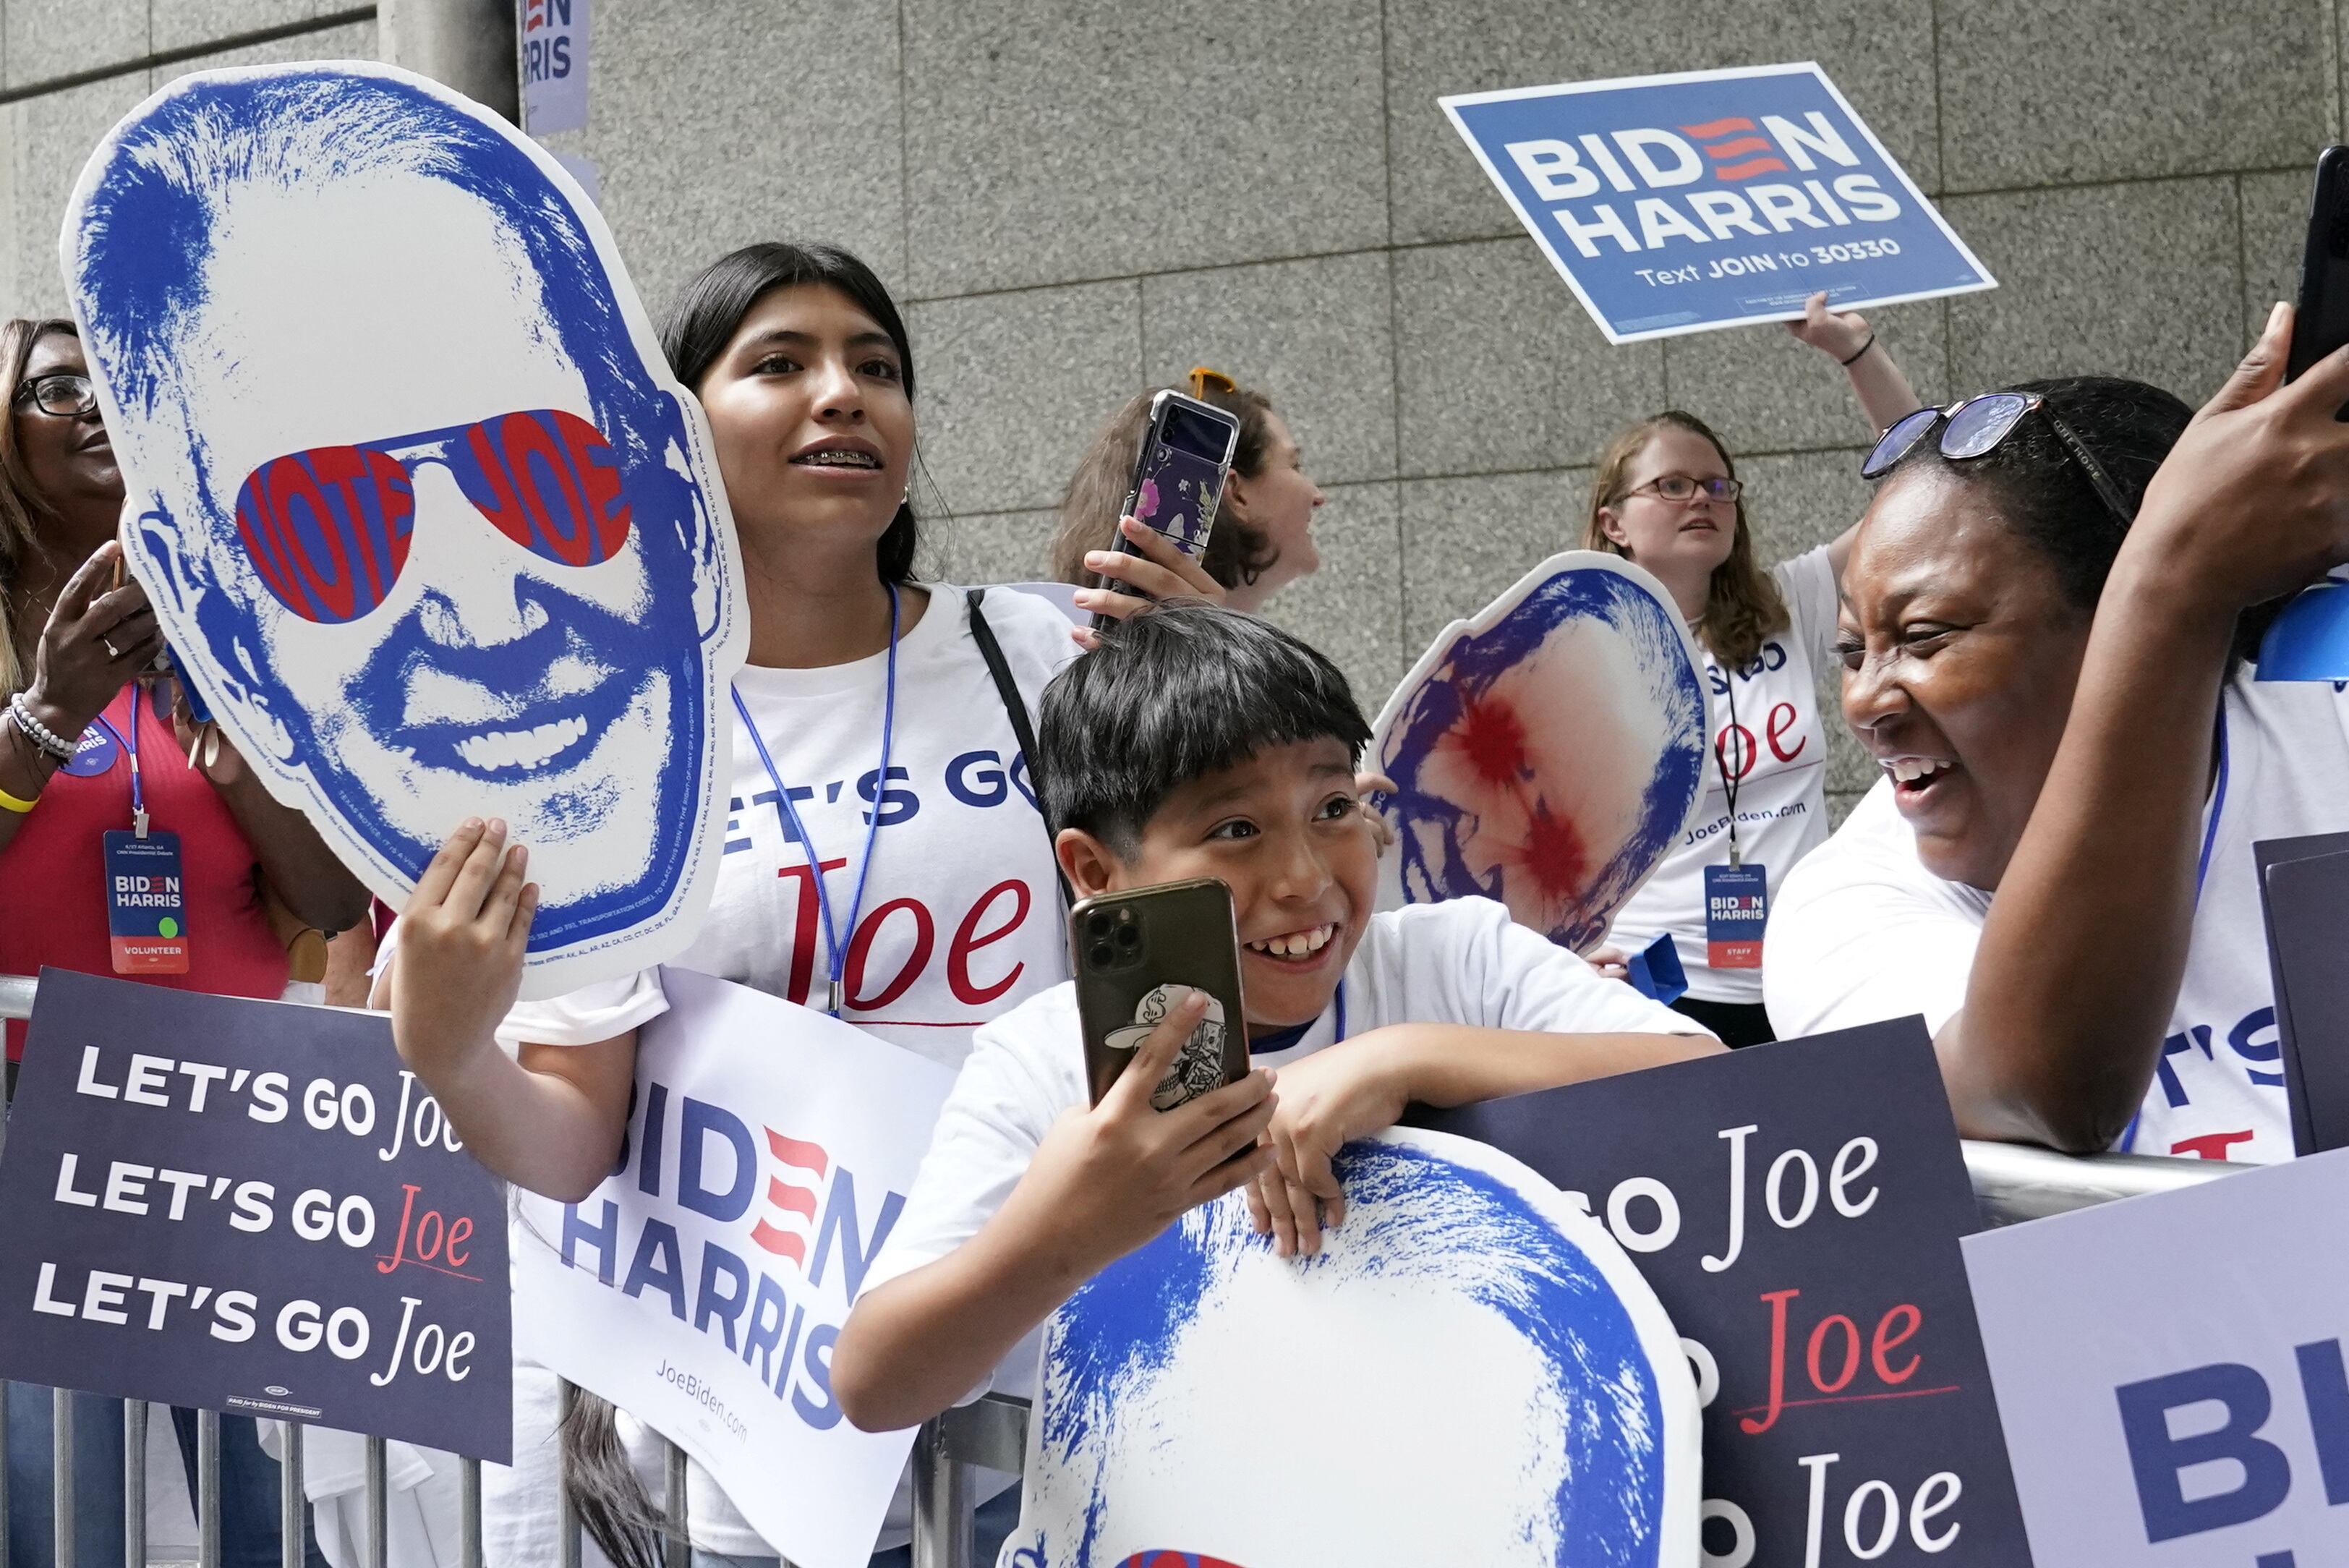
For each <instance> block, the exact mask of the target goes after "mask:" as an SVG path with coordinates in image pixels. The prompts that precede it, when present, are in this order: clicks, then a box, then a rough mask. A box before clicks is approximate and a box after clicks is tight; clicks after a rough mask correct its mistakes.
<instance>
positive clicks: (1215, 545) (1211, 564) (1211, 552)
mask: <svg viewBox="0 0 2349 1568" xmlns="http://www.w3.org/2000/svg"><path fill="white" fill-rule="evenodd" d="M1162 391H1167V392H1181V393H1183V394H1185V396H1191V395H1193V394H1192V392H1191V389H1189V388H1188V387H1153V388H1151V389H1149V390H1148V391H1144V392H1137V393H1136V394H1134V395H1133V397H1131V398H1129V399H1127V400H1126V402H1125V406H1124V407H1123V408H1122V409H1120V410H1117V412H1116V413H1114V414H1112V415H1111V416H1110V421H1109V423H1107V424H1105V425H1103V426H1102V428H1101V431H1100V433H1098V434H1096V435H1095V436H1094V437H1093V440H1092V445H1091V446H1089V447H1087V448H1085V455H1084V456H1083V457H1082V458H1081V459H1080V460H1079V461H1078V463H1077V471H1076V472H1074V473H1072V474H1071V475H1070V476H1069V488H1068V489H1067V491H1065V492H1064V493H1062V494H1061V531H1060V533H1059V534H1058V535H1055V536H1054V537H1053V540H1052V566H1051V571H1052V576H1053V579H1054V580H1055V581H1057V582H1063V583H1075V584H1078V585H1079V586H1086V585H1089V584H1091V583H1092V580H1093V574H1092V572H1091V571H1089V570H1087V569H1086V566H1085V552H1086V551H1088V550H1108V549H1113V548H1115V547H1116V545H1117V518H1118V511H1119V509H1120V508H1121V507H1123V505H1124V504H1125V497H1126V492H1127V491H1128V489H1129V488H1130V487H1131V486H1132V485H1133V465H1134V463H1135V462H1136V461H1137V460H1138V459H1140V457H1141V456H1142V436H1143V431H1144V430H1146V429H1147V428H1148V427H1149V424H1150V400H1152V399H1153V398H1154V397H1156V396H1157V395H1158V394H1159V393H1160V392H1162ZM1195 395H1196V396H1197V398H1198V399H1199V400H1200V401H1201V402H1203V403H1213V404H1214V405H1215V406H1216V408H1219V409H1221V410H1224V412H1226V413H1227V414H1230V415H1231V416H1232V417H1233V418H1235V419H1237V420H1238V421H1240V435H1239V440H1238V441H1237V442H1236V443H1235V444H1234V445H1233V448H1232V472H1234V473H1237V474H1238V475H1239V476H1240V477H1241V478H1242V479H1255V478H1257V476H1259V475H1260V474H1262V473H1263V472H1264V465H1265V460H1266V459H1267V458H1268V456H1270V455H1271V450H1272V421H1271V418H1270V416H1271V413H1272V400H1271V399H1269V398H1268V397H1266V396H1265V395H1264V394H1263V393H1262V392H1258V391H1255V390H1253V389H1249V388H1247V387H1234V388H1232V389H1230V390H1228V391H1226V390H1225V389H1223V388H1221V387H1206V388H1204V389H1201V390H1200V391H1199V392H1198V393H1197V394H1195ZM1279 559H1280V547H1279V546H1278V545H1275V544H1274V543H1273V542H1272V536H1271V535H1269V534H1268V533H1266V532H1265V530H1263V529H1261V528H1258V527H1257V526H1255V525H1254V524H1248V523H1243V522H1241V521H1240V520H1239V519H1238V518H1237V517H1235V516H1233V515H1232V514H1231V513H1230V511H1229V510H1224V511H1220V512H1218V513H1217V514H1216V525H1215V527H1214V528H1213V529H1212V530H1211V531H1210V532H1209V533H1208V535H1207V552H1206V555H1204V556H1200V557H1199V565H1200V566H1204V567H1206V572H1207V576H1211V577H1213V578H1215V579H1216V581H1217V582H1219V583H1221V584H1223V586H1224V587H1227V588H1237V587H1241V586H1242V585H1243V584H1247V583H1253V582H1255V581H1256V580H1257V578H1258V577H1260V576H1264V575H1265V573H1267V572H1268V571H1270V570H1271V569H1272V566H1273V563H1274V562H1276V561H1278V560H1279Z"/></svg>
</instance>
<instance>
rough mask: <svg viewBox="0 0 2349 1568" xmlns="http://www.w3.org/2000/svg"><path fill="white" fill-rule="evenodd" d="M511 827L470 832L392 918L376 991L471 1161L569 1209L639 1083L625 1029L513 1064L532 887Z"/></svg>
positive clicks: (534, 897)
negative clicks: (505, 1022)
mask: <svg viewBox="0 0 2349 1568" xmlns="http://www.w3.org/2000/svg"><path fill="white" fill-rule="evenodd" d="M528 858H529V857H528V855H527V854H526V852H525V851H524V850H523V849H522V847H521V846H513V847H512V848H509V847H507V846H506V842H505V825H504V824H502V823H499V822H494V821H493V822H490V823H486V824H484V823H481V822H479V821H473V822H469V823H467V824H466V825H465V826H462V827H460V828H459V829H458V830H457V831H456V832H455V833H454V834H452V835H450V838H449V841H448V842H447V843H446V844H444V845H442V846H440V854H439V855H437V856H435V857H433V860H432V864H431V865H430V866H429V867H426V868H425V872H424V876H423V877H422V878H421V879H419V881H418V883H417V886H416V892H415V893H414V895H413V896H411V897H410V898H409V901H408V907H407V909H404V910H402V911H401V913H400V917H399V943H398V949H397V950H395V951H394V952H393V954H392V958H391V963H390V967H389V970H388V973H386V974H384V975H383V976H380V977H379V978H378V981H377V986H376V995H377V998H378V1002H388V1005H389V1007H390V1009H391V1033H392V1040H393V1043H394V1044H397V1045H398V1047H399V1054H400V1058H401V1060H403V1061H405V1062H406V1063H407V1064H409V1067H410V1068H412V1069H413V1070H414V1071H415V1074H416V1075H417V1076H418V1077H419V1078H420V1079H422V1080H423V1081H424V1086H425V1087H426V1088H428V1089H430V1090H431V1091H432V1095H433V1097H434V1098H435V1099H437V1100H439V1101H440V1108H441V1109H442V1110H443V1111H445V1112H446V1113H447V1114H448V1116H449V1120H450V1124H451V1125H452V1126H454V1127H456V1129H457V1136H458V1137H460V1138H462V1139H463V1140H464V1143H465V1147H466V1149H467V1150H468V1151H469V1152H470V1153H471V1155H472V1156H473V1158H475V1159H478V1160H480V1161H481V1164H482V1165H484V1166H486V1167H488V1168H490V1169H491V1170H492V1171H494V1172H496V1173H497V1174H498V1175H500V1176H502V1177H503V1178H505V1179H507V1180H508V1181H511V1182H512V1183H514V1184H515V1185H516V1186H518V1187H523V1188H527V1189H530V1190H531V1191H533V1192H537V1193H543V1194H544V1195H545V1196H546V1197H549V1198H554V1199H560V1200H562V1201H564V1202H576V1201H577V1200H578V1199H582V1198H585V1197H586V1196H587V1194H588V1193H590V1192H592V1191H594V1190H595V1188H596V1186H597V1184H599V1183H600V1182H602V1181H603V1179H605V1177H606V1176H608V1175H610V1174H611V1172H612V1168H613V1167H614V1165H615V1164H616V1162H617V1160H618V1158H619V1150H620V1139H621V1137H622V1136H623V1135H624V1134H625V1132H626V1127H627V1117H628V1090H629V1085H631V1083H632V1082H633V1081H634V1079H635V1075H636V1033H635V1031H633V1030H631V1031H630V1032H628V1033H626V1034H623V1035H620V1036H618V1037H617V1038H616V1039H611V1040H605V1041H602V1042H600V1043H598V1044H593V1045H577V1046H566V1045H524V1046H523V1048H522V1052H521V1055H520V1058H519V1059H518V1060H517V1059H516V1058H514V1057H510V1056H508V1055H507V1054H505V1052H504V1051H503V1050H502V1049H501V1048H500V1046H499V1044H498V1041H497V1027H498V1021H499V1020H501V1019H502V1018H503V1017H504V1016H505V1015H506V1012H507V1011H508V1010H509V1009H510V1008H512V1006H513V1002H514V996H515V994H516V992H518V991H520V989H521V986H522V964H523V950H524V948H525V946H526V944H527V943H528V941H529V938H530V922H531V917H532V916H533V914H534V913H536V911H537V909H538V889H537V888H536V887H535V886H534V885H527V884H525V883H524V882H523V873H524V871H525V870H526V869H527V865H528Z"/></svg>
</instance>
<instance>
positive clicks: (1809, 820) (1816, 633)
mask: <svg viewBox="0 0 2349 1568" xmlns="http://www.w3.org/2000/svg"><path fill="white" fill-rule="evenodd" d="M1787 326H1788V329H1789V330H1790V331H1791V332H1792V333H1793V334H1794V335H1795V337H1798V338H1800V339H1801V340H1802V341H1803V342H1806V343H1807V344H1809V345H1810V346H1811V347H1813V348H1816V349H1818V350H1819V351H1820V352H1822V353H1825V354H1830V355H1833V356H1834V357H1835V358H1836V359H1837V361H1839V362H1840V363H1841V364H1842V366H1843V368H1844V370H1845V372H1846V374H1847V376H1848V377H1849V378H1850V379H1851V387H1852V391H1853V392H1854V393H1855V394H1856V395H1857V398H1858V400H1859V405H1860V408H1861V410H1863V411H1864V412H1865V413H1866V414H1867V415H1868V421H1869V426H1870V428H1871V429H1874V430H1881V429H1883V428H1884V427H1885V426H1887V425H1889V424H1891V423H1892V422H1893V421H1896V420H1898V419H1899V418H1900V417H1901V416H1902V415H1904V414H1906V413H1908V412H1909V410H1912V409H1914V408H1916V406H1917V394H1916V393H1915V392H1913V391H1911V390H1910V389H1909V381H1908V378H1907V377H1905V376H1903V375H1902V374H1901V372H1900V368H1899V366H1898V365H1896V364H1894V363H1893V361H1892V358H1891V356H1890V355H1889V353H1887V352H1886V351H1885V349H1884V348H1883V347H1882V346H1881V345H1879V344H1878V342H1877V340H1876V334H1875V332H1874V331H1872V330H1871V329H1870V328H1869V327H1868V323H1867V321H1866V320H1865V319H1863V318H1862V317H1857V316H1854V315H1850V314H1847V313H1839V312H1836V311H1830V310H1828V309H1827V308H1826V296H1825V295H1814V296H1811V299H1810V301H1809V303H1808V306H1807V309H1806V315H1805V317H1804V319H1803V320H1801V321H1795V322H1789V323H1788V324H1787ZM1582 543H1583V547H1584V548H1585V549H1589V550H1606V551H1610V552H1612V553H1613V554H1615V555H1618V556H1623V557H1624V558H1625V559H1627V560H1630V561H1632V562H1634V563H1636V564H1637V565H1639V566H1642V567H1644V568H1646V569H1647V570H1648V571H1649V572H1651V573H1652V574H1653V575H1654V576H1655V577H1656V578H1657V580H1658V581H1660V582H1661V583H1662V584H1663V585H1664V587H1665V588H1666V589H1667V590H1669V591H1670V592H1671V596H1672V599H1673V602H1674V603H1676V604H1677V605H1678V606H1679V607H1680V611H1681V614H1682V616H1684V617H1686V618H1687V619H1688V623H1689V630H1690V633H1691V635H1692V636H1693V637H1694V638H1695V639H1696V642H1697V649H1698V652H1699V654H1700V656H1701V657H1702V659H1703V660H1704V666H1705V669H1704V680H1705V684H1706V701H1707V702H1708V704H1709V705H1710V707H1711V726H1712V730H1713V766H1712V767H1710V768H1708V769H1707V770H1706V774H1705V781H1704V782H1705V793H1704V796H1703V799H1702V802H1701V803H1700V805H1699V807H1698V812H1697V815H1696V819H1695V820H1694V821H1692V823H1691V824H1690V825H1689V827H1688V829H1687V831H1686V832H1684V833H1683V834H1682V836H1681V841H1680V842H1679V843H1678V844H1677V845H1675V846H1673V848H1672V850H1671V853H1670V854H1668V855H1667V856H1666V857H1664V861H1663V864H1662V865H1661V866H1660V867H1657V868H1656V872H1655V875H1654V876H1652V877H1650V878H1649V880H1648V882H1647V884H1646V885H1645V886H1644V887H1642V888H1640V891H1639V892H1638V893H1637V894H1635V895H1633V897H1632V898H1631V899H1630V901H1629V902H1628V903H1626V904H1625V905H1624V906H1623V908H1622V909H1620V910H1619V911H1618V912H1617V914H1616V917H1615V922H1614V924H1613V926H1612V927H1611V928H1610V929H1609V932H1608V940H1607V945H1606V946H1605V947H1603V948H1600V949H1599V950H1596V951H1595V952H1593V953H1592V954H1591V955H1590V958H1591V961H1592V962H1593V963H1595V964H1597V965H1598V966H1599V969H1600V971H1601V972H1603V973H1609V974H1613V975H1617V976H1620V975H1621V974H1622V972H1623V967H1622V966H1623V964H1624V961H1625V959H1626V957H1627V955H1630V954H1633V953H1638V952H1640V951H1642V950H1645V949H1646V948H1647V947H1648V946H1649V945H1650V944H1651V943H1653V942H1654V941H1656V940H1658V939H1659V938H1661V937H1663V936H1666V935H1670V936H1671V939H1672V945H1673V947H1674V949H1675V950H1676V951H1677V953H1678V955H1679V958H1680V961H1681V966H1682V970H1683V971H1685V972H1686V974H1687V976H1688V993H1687V994H1686V995H1685V996H1682V998H1681V999H1680V1000H1679V1001H1677V1002H1674V1003H1673V1004H1672V1005H1673V1006H1674V1007H1675V1008H1677V1009H1678V1010H1679V1011H1681V1012H1683V1013H1686V1014H1687V1015H1688V1016H1689V1017H1691V1018H1693V1019H1695V1020H1696V1021H1697V1022H1698V1023H1702V1024H1703V1025H1704V1026H1705V1027H1706V1028H1707V1029H1710V1030H1711V1031H1713V1033H1715V1034H1716V1035H1718V1036H1720V1038H1721V1040H1722V1042H1723V1044H1728V1045H1732V1046H1736V1045H1752V1044H1759V1043H1761V1042H1763V1041H1766V1040H1769V1039H1771V1038H1772V1035H1771V1033H1770V1021H1769V1019H1768V1017H1767V1016H1766V1014H1765V1013H1764V1011H1763V1005H1762V971H1761V967H1760V966H1761V962H1762V951H1761V943H1760V942H1759V941H1758V940H1751V939H1748V938H1745V937H1744V935H1743V933H1741V932H1733V931H1729V930H1726V929H1724V930H1723V931H1722V932H1720V933H1718V934H1720V935H1723V936H1728V937H1730V938H1731V939H1732V940H1726V941H1715V940H1710V939H1711V938H1712V937H1713V935H1714V934H1716V933H1714V932H1713V931H1712V930H1711V929H1709V926H1708V921H1707V918H1706V917H1707V910H1708V909H1709V908H1710V905H1711V897H1712V896H1713V894H1716V893H1724V892H1735V893H1744V892H1746V891H1749V890H1750V891H1758V892H1760V893H1762V894H1763V896H1764V898H1765V900H1766V899H1767V898H1769V897H1772V896H1775V893H1776V891H1777V888H1778V884H1779V879H1780V878H1782V877H1785V874H1786V873H1787V872H1788V871H1790V870H1792V869H1794V865H1795V861H1796V860H1799V859H1800V858H1802V857H1804V856H1805V855H1806V854H1808V853H1809V852H1810V851H1811V850H1812V849H1814V848H1816V846H1818V845H1819V844H1820V843H1821V842H1822V841H1823V840H1825V838H1826V831H1827V824H1826V749H1827V747H1826V734H1825V733H1824V732H1822V731H1821V729H1820V728H1819V717H1818V711H1817V709H1818V700H1817V697H1816V690H1817V688H1816V683H1815V678H1814V672H1815V671H1816V670H1825V669H1826V668H1828V662H1829V659H1830V658H1831V656H1832V650H1833V644H1834V641H1835V627H1836V579H1837V576H1840V574H1841V573H1842V571H1843V565H1844V558H1845V556H1847V554H1848V552H1849V550H1850V546H1851V535H1850V533H1849V532H1848V531H1847V532H1846V533H1845V534H1843V535H1841V536H1839V537H1838V538H1837V539H1836V540H1835V541H1834V542H1833V543H1831V544H1826V545H1820V546H1819V547H1818V548H1816V549H1815V550H1812V551H1809V552H1807V553H1806V554H1805V555H1801V556H1795V558H1794V559H1792V560H1790V561H1782V562H1780V563H1779V564H1778V565H1777V566H1774V567H1771V568H1770V569H1768V570H1767V571H1764V569H1763V568H1762V566H1760V564H1759V563H1757V562H1756V561H1755V560H1754V537H1753V534H1752V531H1751V530H1750V529H1749V528H1748V527H1747V525H1746V521H1745V502H1744V484H1743V483H1742V482H1741V481H1740V480H1739V479H1738V477H1737V468H1736V464H1735V463H1733V462H1732V461H1731V460H1730V456H1729V449H1728V448H1727V447H1725V446H1723V444H1722V441H1721V438H1720V437H1719V436H1717V435H1715V434H1714V433H1713V431H1712V430H1711V429H1710V428H1709V427H1708V426H1707V425H1706V424H1705V423H1704V421H1702V420H1700V419H1698V418H1697V417H1696V416H1695V415H1694V414H1690V413H1684V412H1682V411H1681V410H1677V409H1675V410H1668V411H1666V412H1664V413H1661V414H1656V415H1652V416H1651V417H1650V418H1648V419H1644V420H1641V421H1640V422H1639V423H1637V424H1635V425H1633V426H1631V427H1630V429H1628V430H1626V431H1623V432H1621V433H1620V434H1619V435H1618V436H1616V437H1615V439H1614V440H1613V441H1609V443H1608V444H1607V450H1606V451H1605V452H1603V453H1602V454H1601V455H1600V457H1599V471H1598V473H1597V474H1596V475H1595V476H1594V478H1593V481H1592V483H1591V489H1590V512H1589V516H1588V520H1587V522H1586V524H1585V525H1584V528H1583V538H1582ZM1724 872H1726V873H1729V876H1728V877H1726V878H1724V877H1723V873H1724ZM1764 912H1765V914H1766V912H1767V911H1766V906H1765V911H1764Z"/></svg>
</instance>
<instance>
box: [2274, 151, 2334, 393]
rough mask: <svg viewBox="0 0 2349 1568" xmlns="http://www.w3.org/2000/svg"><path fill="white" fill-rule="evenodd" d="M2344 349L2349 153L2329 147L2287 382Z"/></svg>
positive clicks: (2306, 246) (2304, 252)
mask: <svg viewBox="0 0 2349 1568" xmlns="http://www.w3.org/2000/svg"><path fill="white" fill-rule="evenodd" d="M2344 344H2349V147H2328V148H2326V149H2325V150H2324V151H2323V153H2321V154H2319V155H2318V157H2317V160H2316V182H2315V184H2314V186H2313V188H2312V189H2311V191H2310V192H2309V201H2308V234H2307V238H2306V239H2305V241H2304V242H2303V243H2302V246H2301V252H2300V298H2299V301H2298V303H2297V304H2296V306H2294V308H2293V312H2292V352H2291V354H2290V355H2289V356H2288V357H2287V358H2285V360H2284V372H2283V375H2284V379H2285V380H2287V381H2293V380H2298V379H2300V377H2301V376H2302V374H2303V373H2304V372H2305V371H2306V370H2307V369H2308V368H2309V367H2310V366H2312V365H2313V364H2315V363H2316V362H2317V361H2318V360H2319V359H2322V358H2324V357H2325V356H2326V355H2327V354H2330V353H2332V352H2333V350H2334V349H2336V348H2340V347H2341V346H2342V345H2344Z"/></svg>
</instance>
